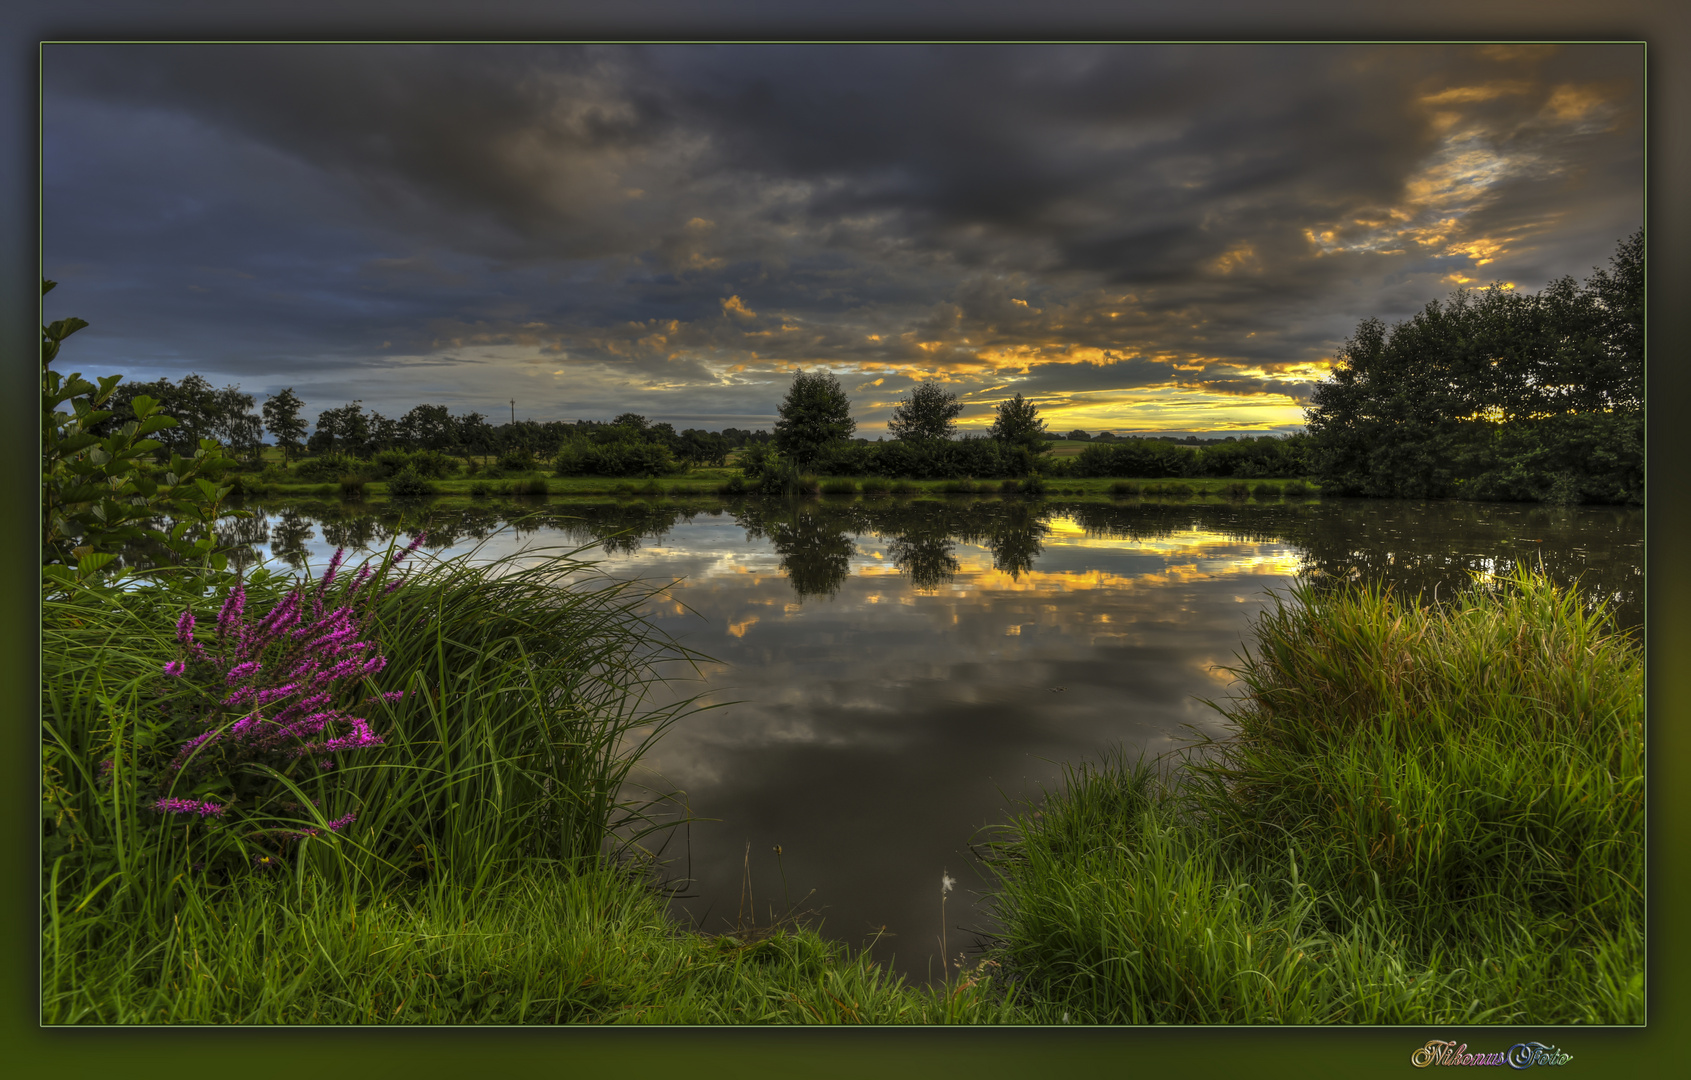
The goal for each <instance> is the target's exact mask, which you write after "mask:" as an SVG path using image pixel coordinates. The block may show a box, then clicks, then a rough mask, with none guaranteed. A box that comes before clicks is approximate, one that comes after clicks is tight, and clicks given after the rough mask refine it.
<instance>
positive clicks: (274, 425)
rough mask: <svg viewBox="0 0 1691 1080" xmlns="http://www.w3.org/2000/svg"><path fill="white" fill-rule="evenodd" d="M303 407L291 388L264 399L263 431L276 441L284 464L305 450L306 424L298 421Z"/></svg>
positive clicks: (300, 420)
mask: <svg viewBox="0 0 1691 1080" xmlns="http://www.w3.org/2000/svg"><path fill="white" fill-rule="evenodd" d="M304 407H305V402H303V401H301V400H300V399H299V395H298V394H295V393H294V388H293V387H291V386H290V387H287V388H285V389H283V390H281V391H278V392H277V393H274V394H271V395H270V396H269V397H267V398H265V399H264V407H263V412H264V429H265V430H266V431H268V432H270V434H271V436H273V437H274V438H275V440H276V445H277V446H278V447H280V448H281V450H282V460H283V461H284V462H287V461H291V460H293V458H294V456H295V455H297V454H298V453H299V452H300V451H301V450H304V449H305V431H306V428H307V426H308V425H307V424H306V422H305V421H304V420H302V419H300V415H299V411H300V410H301V409H303V408H304Z"/></svg>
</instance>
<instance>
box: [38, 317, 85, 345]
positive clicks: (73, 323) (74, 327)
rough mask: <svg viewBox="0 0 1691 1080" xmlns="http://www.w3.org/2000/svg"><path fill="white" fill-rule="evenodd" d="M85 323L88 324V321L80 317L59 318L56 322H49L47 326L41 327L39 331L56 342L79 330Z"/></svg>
mask: <svg viewBox="0 0 1691 1080" xmlns="http://www.w3.org/2000/svg"><path fill="white" fill-rule="evenodd" d="M87 325H88V323H87V322H85V321H84V320H82V319H77V318H70V319H60V320H58V321H57V322H54V323H51V324H49V325H47V326H44V327H42V329H41V332H42V333H43V334H45V335H46V336H47V337H48V338H50V339H52V340H53V341H56V342H57V341H63V340H64V339H65V338H68V337H70V336H71V335H72V334H74V333H76V332H77V331H78V330H81V329H82V328H83V327H85V326H87Z"/></svg>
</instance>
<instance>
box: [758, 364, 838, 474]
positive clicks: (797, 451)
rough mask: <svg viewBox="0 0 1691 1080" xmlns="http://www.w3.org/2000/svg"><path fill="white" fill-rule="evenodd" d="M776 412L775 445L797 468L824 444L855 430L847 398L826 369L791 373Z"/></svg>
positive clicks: (817, 452)
mask: <svg viewBox="0 0 1691 1080" xmlns="http://www.w3.org/2000/svg"><path fill="white" fill-rule="evenodd" d="M780 412H781V418H780V419H779V420H777V421H775V448H776V449H777V450H778V451H780V453H781V455H782V456H783V457H786V458H790V459H791V460H792V461H794V462H795V463H797V464H798V465H799V466H800V467H801V468H804V467H807V466H809V465H810V464H812V463H813V462H814V461H815V460H816V459H817V457H819V456H820V455H821V453H822V451H823V449H824V448H825V447H828V446H830V445H832V444H834V443H839V442H844V441H845V440H846V439H849V438H851V433H852V432H853V431H856V430H857V423H856V421H854V420H852V418H851V402H850V400H848V399H847V398H846V395H845V391H844V390H843V389H841V388H840V382H839V380H838V379H836V378H834V376H833V374H832V373H830V372H826V371H816V372H804V371H801V372H799V373H798V374H797V375H795V376H793V385H792V386H790V387H788V388H787V396H786V398H785V399H784V400H783V401H782V402H781V410H780Z"/></svg>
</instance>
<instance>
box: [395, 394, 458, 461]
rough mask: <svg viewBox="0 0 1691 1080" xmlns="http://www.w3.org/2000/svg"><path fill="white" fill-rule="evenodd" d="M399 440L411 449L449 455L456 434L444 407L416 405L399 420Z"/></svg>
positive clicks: (455, 443)
mask: <svg viewBox="0 0 1691 1080" xmlns="http://www.w3.org/2000/svg"><path fill="white" fill-rule="evenodd" d="M399 429H400V438H401V439H402V440H403V441H404V442H405V443H406V444H408V445H409V446H411V447H412V448H413V449H417V450H434V451H438V452H440V453H443V454H444V453H450V452H451V450H452V448H453V447H454V446H456V445H457V442H458V432H457V430H456V428H455V426H454V425H453V423H452V416H451V414H450V413H448V412H447V411H446V406H445V405H418V406H416V407H415V408H413V409H412V410H411V411H410V412H408V413H406V414H405V415H404V416H402V417H400V419H399Z"/></svg>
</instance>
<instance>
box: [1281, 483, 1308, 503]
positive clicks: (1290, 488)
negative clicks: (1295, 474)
mask: <svg viewBox="0 0 1691 1080" xmlns="http://www.w3.org/2000/svg"><path fill="white" fill-rule="evenodd" d="M1281 494H1283V495H1285V497H1286V498H1288V499H1307V498H1308V497H1309V485H1308V484H1306V483H1304V482H1303V481H1302V480H1293V481H1291V482H1289V483H1288V484H1287V485H1286V486H1285V487H1284V488H1282V489H1281Z"/></svg>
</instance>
